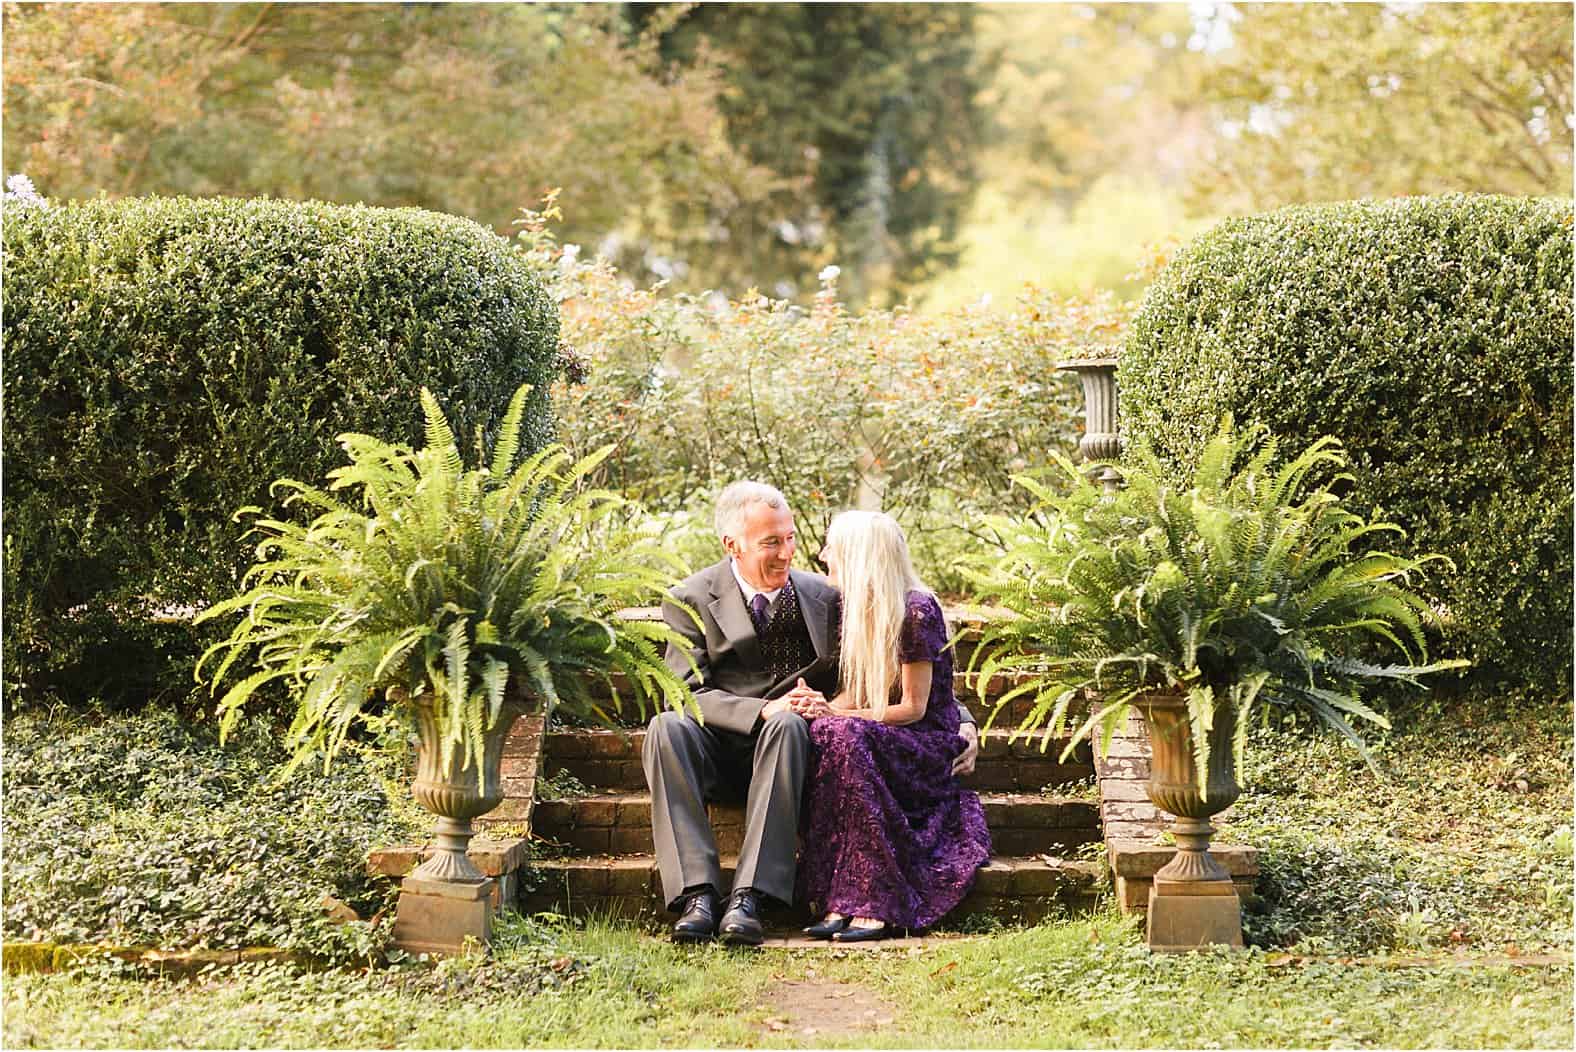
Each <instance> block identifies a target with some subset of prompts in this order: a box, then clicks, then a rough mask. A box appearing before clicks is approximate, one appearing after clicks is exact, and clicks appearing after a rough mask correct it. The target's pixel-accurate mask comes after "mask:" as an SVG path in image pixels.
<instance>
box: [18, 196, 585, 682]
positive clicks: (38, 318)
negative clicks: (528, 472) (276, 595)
mask: <svg viewBox="0 0 1576 1052" xmlns="http://www.w3.org/2000/svg"><path fill="white" fill-rule="evenodd" d="M4 268H5V269H4V273H5V300H4V336H5V376H4V389H5V462H4V472H5V493H4V517H5V527H4V528H5V557H4V588H5V654H4V657H5V696H6V700H7V704H8V706H9V707H15V706H17V705H28V704H36V703H37V702H38V701H39V699H41V698H45V697H55V698H60V699H63V700H66V701H68V702H75V703H80V702H82V701H84V700H85V699H88V698H97V699H99V700H101V701H102V702H104V703H106V704H108V705H111V706H122V705H128V704H133V705H134V704H138V703H140V702H142V701H143V700H145V699H162V700H164V701H167V702H170V703H180V702H182V701H184V700H186V699H189V698H190V697H191V696H192V691H193V687H194V684H193V682H192V676H191V664H192V660H193V658H194V655H195V654H197V653H200V652H201V648H202V646H204V645H205V644H206V642H208V641H209V639H208V637H209V636H211V635H212V634H213V632H216V631H218V629H211V630H209V631H207V632H196V631H194V630H193V629H192V627H191V626H190V625H189V624H187V623H185V620H184V617H183V616H182V615H183V614H184V615H187V616H189V613H190V609H191V608H193V607H200V606H203V605H205V604H207V603H210V602H212V601H214V600H216V599H217V598H219V597H223V596H227V595H230V594H233V593H234V590H235V587H236V585H237V583H238V580H239V576H240V573H241V571H242V569H243V568H244V566H245V565H246V564H247V563H248V562H249V557H250V554H251V553H250V551H249V550H248V546H247V545H246V544H245V543H243V541H242V534H243V532H244V530H245V528H246V527H245V526H244V524H237V523H235V522H233V521H232V515H233V513H234V512H235V511H236V510H237V509H238V508H240V507H242V506H245V505H260V506H263V507H265V508H269V509H272V510H278V508H279V505H278V503H277V502H275V501H274V500H273V499H272V498H271V497H270V495H269V492H268V486H269V483H271V482H272V481H273V480H274V479H276V478H278V477H281V476H289V477H293V478H298V479H302V480H306V481H311V482H318V481H320V480H321V479H322V477H323V475H324V473H325V472H326V471H327V470H329V469H330V468H332V467H334V466H336V465H337V464H339V463H340V462H341V461H342V460H343V455H342V453H341V451H340V450H339V449H338V447H337V446H336V445H335V442H334V436H335V435H337V434H339V433H340V432H343V431H361V432H366V433H369V434H376V435H378V436H380V437H386V438H391V439H396V440H401V441H415V440H416V439H417V438H418V437H419V436H420V434H421V420H420V413H419V411H418V409H417V407H418V405H419V401H418V398H417V391H418V389H419V388H420V387H422V386H423V385H426V386H428V387H430V388H431V389H432V390H433V391H434V392H436V393H437V394H438V396H439V399H440V401H442V402H443V404H444V408H445V409H446V410H447V411H448V413H449V415H450V419H451V421H453V422H454V423H455V425H456V428H457V430H458V429H459V428H463V429H464V430H463V431H459V433H461V434H465V435H470V434H472V433H473V431H474V429H475V428H477V427H481V428H483V429H490V428H493V427H495V426H496V424H497V422H498V421H499V419H500V418H501V416H502V414H503V411H504V409H505V407H506V406H507V404H508V400H509V396H510V395H511V394H512V393H513V391H514V390H515V388H516V387H517V386H518V385H519V384H520V383H522V382H529V383H532V384H534V385H536V390H535V394H534V395H533V399H534V402H533V406H532V407H531V410H530V411H529V413H528V414H527V415H528V419H529V420H530V421H531V423H530V426H529V427H528V429H527V430H528V434H527V436H526V439H525V440H526V441H527V442H528V443H530V444H532V445H540V444H542V443H543V442H544V441H545V440H546V439H547V437H548V436H549V434H550V432H551V430H552V421H551V416H550V407H549V403H548V400H547V395H548V385H549V384H550V382H551V380H552V379H553V377H554V376H555V375H556V372H557V370H558V368H559V359H558V321H557V312H556V308H555V306H554V304H553V303H552V301H551V299H550V298H549V297H548V296H547V294H546V293H545V291H544V290H543V288H542V287H541V284H540V283H539V282H538V281H537V280H536V279H535V278H534V277H533V276H532V272H531V271H530V270H529V268H528V266H527V264H526V262H525V260H524V259H523V258H522V256H521V254H520V253H518V252H516V251H514V250H513V249H511V248H510V247H509V244H508V242H507V241H505V240H504V239H502V238H500V237H498V236H496V235H495V234H493V233H491V232H490V231H488V230H486V229H485V228H483V227H482V226H480V225H478V224H476V223H474V222H471V221H469V220H464V219H457V218H454V217H451V216H445V215H439V214H436V213H432V212H425V211H420V210H416V209H379V208H363V207H345V206H337V205H326V204H317V203H307V204H300V203H290V202H283V201H270V200H227V199H215V200H192V199H186V198H146V199H135V200H125V201H93V202H81V203H73V204H69V205H64V206H59V207H43V208H29V209H25V210H19V209H15V208H8V209H7V212H6V215H5V223H4Z"/></svg>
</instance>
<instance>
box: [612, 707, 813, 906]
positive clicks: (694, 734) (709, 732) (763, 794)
mask: <svg viewBox="0 0 1576 1052" xmlns="http://www.w3.org/2000/svg"><path fill="white" fill-rule="evenodd" d="M809 756H810V729H809V725H808V724H807V723H805V721H804V719H803V718H802V717H800V716H799V715H798V714H796V713H792V712H779V713H777V714H776V715H774V716H770V717H768V718H767V719H766V720H765V721H763V723H762V724H761V727H760V729H759V730H758V731H756V733H755V734H753V735H747V734H735V733H733V732H732V731H725V730H720V729H718V728H716V727H709V726H702V725H701V724H700V723H698V722H696V721H695V720H693V719H691V718H690V717H688V716H685V715H682V714H680V713H677V712H662V713H658V714H657V716H656V717H655V718H653V719H652V721H651V723H650V724H649V726H648V727H647V729H646V743H645V746H644V748H643V749H642V752H641V760H642V762H643V763H644V765H645V768H646V784H647V785H648V786H649V787H650V789H651V831H652V836H653V839H654V841H655V843H656V851H657V867H658V869H659V870H660V871H661V873H662V894H663V897H664V899H665V901H666V902H667V904H668V909H670V910H676V909H677V908H678V902H679V899H680V898H682V897H683V894H684V889H685V888H693V887H695V886H697V885H700V884H710V885H711V886H712V887H713V888H715V889H716V890H717V892H718V894H722V893H723V886H722V867H721V865H720V864H719V862H718V858H717V840H716V837H715V836H713V835H712V830H711V822H710V821H709V820H708V819H707V817H706V802H707V800H711V799H716V798H718V797H719V796H727V795H729V792H730V791H731V792H732V793H733V794H741V792H742V791H744V790H745V789H746V787H747V795H746V796H745V805H744V845H743V847H742V848H741V849H740V851H739V864H738V867H737V869H735V871H734V875H733V887H734V889H735V890H737V889H740V888H754V889H755V890H756V891H758V892H760V893H762V894H764V895H769V896H771V897H772V898H774V899H777V900H778V901H780V902H783V903H792V902H793V887H794V855H795V852H796V850H797V848H798V843H799V798H800V793H801V790H802V789H803V787H804V774H805V768H806V766H807V764H808V762H809Z"/></svg>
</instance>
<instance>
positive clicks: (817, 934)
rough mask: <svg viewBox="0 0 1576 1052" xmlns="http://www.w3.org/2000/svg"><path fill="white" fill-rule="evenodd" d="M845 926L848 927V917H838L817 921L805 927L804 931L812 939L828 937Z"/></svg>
mask: <svg viewBox="0 0 1576 1052" xmlns="http://www.w3.org/2000/svg"><path fill="white" fill-rule="evenodd" d="M846 927H848V918H847V917H839V918H837V919H836V920H821V921H817V922H816V923H814V924H812V925H810V926H809V927H808V928H806V929H805V930H804V933H805V934H806V935H808V936H810V938H812V939H830V938H831V937H832V936H834V935H836V934H837V933H838V932H840V931H842V930H843V929H844V928H846Z"/></svg>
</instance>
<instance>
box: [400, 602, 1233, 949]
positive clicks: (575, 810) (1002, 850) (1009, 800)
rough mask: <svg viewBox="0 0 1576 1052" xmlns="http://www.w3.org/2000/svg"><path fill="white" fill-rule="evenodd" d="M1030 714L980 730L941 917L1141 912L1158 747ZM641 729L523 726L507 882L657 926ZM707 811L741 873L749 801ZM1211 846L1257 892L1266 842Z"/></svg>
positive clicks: (506, 808) (531, 894)
mask: <svg viewBox="0 0 1576 1052" xmlns="http://www.w3.org/2000/svg"><path fill="white" fill-rule="evenodd" d="M654 615H655V612H654V611H652V612H649V613H646V616H654ZM636 616H640V615H638V614H637V615H636ZM949 620H951V621H952V622H953V623H954V624H957V623H958V621H957V619H956V612H953V611H949ZM971 646H972V643H971V641H970V640H969V639H968V638H967V637H965V638H964V639H962V640H960V641H959V643H958V649H959V651H960V655H959V658H958V661H957V666H958V668H959V670H960V672H959V677H958V691H959V696H960V697H962V698H964V699H965V703H966V704H968V705H969V707H970V709H971V710H972V711H973V712H974V713H975V715H976V716H977V717H980V718H981V719H983V717H984V716H985V715H986V714H987V713H988V711H989V706H990V704H992V703H994V702H995V700H996V699H997V698H999V697H1000V696H1001V693H1002V691H1003V690H1004V689H1005V686H1006V684H1005V683H1001V682H996V683H992V684H988V685H987V689H986V691H985V700H984V701H981V700H980V698H979V694H978V693H977V692H976V691H975V690H974V689H973V684H972V683H970V682H968V681H967V678H966V677H964V676H963V675H962V672H961V670H962V669H963V668H966V667H967V660H968V653H969V650H970V648H971ZM1027 711H1028V703H1027V702H1026V701H1025V700H1023V699H1017V700H1015V701H1014V702H1012V703H1010V704H1009V705H1008V706H1007V708H1006V709H1005V710H1004V711H1003V712H1002V713H1001V714H1000V715H999V716H998V717H997V720H996V724H997V726H995V727H993V728H992V729H991V730H989V731H987V732H986V733H985V736H984V738H983V739H982V741H981V746H980V754H979V760H978V763H977V765H976V769H975V772H974V774H973V775H971V776H970V777H969V778H968V779H966V780H965V784H966V785H968V786H969V787H970V788H972V789H974V790H975V791H976V792H978V793H979V794H980V799H981V802H982V803H983V804H984V805H985V814H986V821H987V823H988V825H989V827H990V833H991V844H992V849H993V855H992V857H991V860H990V863H989V864H988V865H987V866H985V867H984V868H982V869H981V870H980V872H979V876H978V879H977V880H976V881H975V886H974V889H973V890H972V892H971V893H970V894H969V896H968V898H967V899H965V900H964V902H963V903H962V904H961V905H960V906H959V907H958V908H957V909H956V910H955V911H954V912H953V913H952V914H951V915H949V916H948V918H947V919H946V920H945V921H943V927H955V926H959V925H967V924H968V923H969V922H970V918H973V917H978V916H980V915H987V916H991V917H995V918H999V919H1001V920H1005V921H1020V922H1034V921H1037V920H1039V919H1041V918H1043V917H1045V916H1047V915H1049V914H1050V913H1052V912H1054V911H1058V910H1066V909H1073V910H1077V909H1086V908H1089V907H1091V906H1093V905H1094V904H1095V902H1096V901H1097V900H1098V899H1099V898H1100V896H1101V895H1102V894H1104V893H1107V892H1108V891H1109V890H1110V889H1111V888H1112V887H1113V886H1114V889H1115V893H1116V897H1117V902H1118V904H1119V905H1120V906H1121V908H1122V909H1124V910H1125V911H1129V912H1139V911H1142V909H1143V908H1144V904H1145V902H1146V901H1147V896H1148V886H1149V884H1150V879H1149V878H1150V877H1152V876H1153V874H1154V872H1155V871H1156V870H1157V869H1158V868H1159V867H1160V866H1161V865H1163V864H1164V863H1165V862H1166V861H1167V860H1168V859H1169V858H1170V856H1171V854H1172V853H1173V849H1172V848H1171V847H1169V846H1167V845H1165V844H1164V842H1163V839H1164V837H1163V834H1164V829H1165V825H1166V824H1167V822H1166V819H1167V816H1165V815H1163V814H1161V813H1160V812H1159V811H1158V810H1156V809H1155V808H1154V807H1153V805H1151V804H1149V802H1148V800H1147V795H1146V794H1145V792H1144V790H1143V782H1144V780H1145V779H1147V778H1148V775H1149V746H1148V741H1147V738H1146V737H1145V736H1144V732H1143V729H1142V722H1141V721H1140V720H1138V719H1137V717H1136V716H1135V717H1134V719H1133V720H1132V721H1131V722H1130V723H1129V724H1128V725H1127V726H1126V727H1124V728H1123V729H1122V731H1121V732H1120V733H1119V734H1118V735H1117V738H1116V740H1114V741H1113V743H1112V751H1111V753H1110V754H1109V755H1108V756H1105V757H1102V758H1101V759H1100V761H1099V763H1098V765H1097V764H1096V762H1095V759H1094V756H1093V754H1092V752H1091V750H1090V747H1089V745H1088V744H1087V743H1082V744H1080V745H1079V747H1078V748H1077V749H1076V750H1074V752H1073V753H1072V754H1071V755H1070V756H1069V757H1068V761H1067V762H1066V763H1063V762H1061V760H1060V755H1061V752H1062V748H1063V746H1064V745H1065V744H1066V742H1065V739H1064V740H1062V741H1055V740H1053V741H1051V742H1050V743H1048V745H1047V746H1046V747H1045V748H1043V749H1042V748H1041V736H1040V735H1039V734H1036V735H1035V736H1034V737H1033V738H1032V739H1030V740H1028V741H1018V742H1011V741H1009V739H1010V738H1011V736H1012V730H1011V728H1013V727H1016V726H1017V725H1018V723H1019V722H1020V721H1021V720H1022V719H1023V718H1024V716H1025V715H1026V714H1027ZM644 740H645V729H644V727H642V726H628V727H624V728H621V729H618V730H605V729H581V728H571V727H551V726H545V725H544V722H543V720H542V719H541V717H522V718H521V719H520V721H519V722H518V723H517V724H516V725H515V728H514V730H513V732H512V733H511V734H510V737H509V739H508V741H507V744H506V746H505V749H504V759H503V765H504V769H503V778H504V786H505V791H506V798H505V800H504V802H503V803H502V804H501V805H500V806H499V807H498V808H497V809H496V810H495V811H493V812H492V813H490V814H488V815H487V816H485V817H484V818H482V819H479V820H478V825H479V826H481V827H482V829H483V830H484V831H485V833H491V832H493V831H496V832H497V833H500V834H506V835H519V834H521V833H523V832H526V831H528V832H529V834H530V836H531V837H532V851H531V854H532V855H533V856H534V861H533V862H532V863H531V868H532V869H533V870H534V873H532V874H530V875H528V876H526V877H525V879H524V880H523V881H522V883H521V887H520V888H519V890H518V892H516V891H515V889H514V887H513V886H511V888H510V894H511V897H512V898H514V899H515V902H516V904H517V905H518V906H519V907H520V908H521V909H523V910H526V911H527V912H537V911H543V910H550V911H554V912H558V913H565V914H569V915H606V916H615V917H621V918H632V919H641V920H646V921H649V922H652V923H657V922H659V921H660V920H661V919H664V918H666V916H667V915H666V913H665V911H664V909H663V903H662V901H661V898H662V895H661V884H660V880H659V878H658V874H657V867H656V859H655V857H654V856H653V854H652V839H651V798H650V796H649V794H648V793H647V791H646V782H645V774H644V772H643V770H642V767H641V762H640V753H641V746H642V744H643V742H644ZM570 777H572V778H573V779H574V780H575V781H577V782H578V783H579V784H580V785H581V786H583V787H584V789H585V790H586V791H585V792H583V793H577V794H576V795H570V796H565V797H564V798H554V797H552V796H550V795H548V796H545V797H543V798H539V787H540V786H541V784H542V783H543V781H546V782H547V784H548V785H549V786H550V785H552V784H553V783H555V782H563V781H566V780H567V779H568V778H570ZM709 810H710V815H711V821H712V827H713V830H714V831H715V833H716V835H717V847H718V850H719V852H720V853H721V854H722V856H723V857H722V869H723V878H724V880H725V881H731V879H732V870H733V862H734V856H736V854H737V852H738V850H739V845H740V842H741V840H742V836H743V806H742V801H739V802H733V803H714V804H712V805H711V806H710V808H709ZM485 833H484V835H485ZM1101 842H1103V843H1104V844H1105V846H1106V849H1107V850H1106V856H1105V859H1104V860H1103V862H1095V861H1089V859H1090V858H1091V857H1093V856H1091V854H1090V853H1089V852H1088V851H1087V850H1086V849H1085V846H1086V845H1091V844H1096V843H1101ZM482 843H483V842H478V843H477V844H474V845H473V851H472V853H473V854H476V853H477V850H478V849H481V850H482V853H483V854H485V853H486V850H489V848H483V847H482ZM407 853H409V852H407ZM1214 853H1215V854H1216V855H1217V857H1218V858H1219V859H1220V861H1221V862H1222V863H1223V864H1224V865H1225V866H1226V868H1227V869H1228V870H1229V871H1230V872H1231V874H1232V876H1233V877H1234V878H1235V879H1236V881H1237V883H1238V887H1239V890H1240V891H1241V892H1242V893H1244V894H1245V895H1246V894H1251V891H1252V887H1253V881H1254V877H1255V876H1256V874H1257V871H1258V867H1257V852H1256V851H1255V850H1254V849H1253V848H1251V847H1243V846H1233V845H1226V844H1219V845H1217V847H1216V849H1215V852H1214ZM385 854H387V855H388V856H389V857H388V859H387V860H385V861H382V862H380V863H378V864H377V865H378V866H381V867H382V868H380V869H378V871H380V872H383V871H386V872H389V873H391V874H393V873H401V872H404V871H405V870H406V869H408V868H409V866H410V865H413V864H414V862H413V861H412V860H413V859H414V858H415V857H416V856H415V855H414V854H412V855H411V858H410V859H406V858H405V856H404V855H399V856H398V857H396V856H395V855H394V853H392V852H389V853H385ZM489 857H490V856H489ZM369 865H371V863H369ZM374 868H376V867H374ZM1108 878H1109V883H1108ZM724 890H725V889H724ZM766 919H767V922H768V925H769V927H775V928H777V929H792V928H793V927H796V926H798V925H800V924H802V923H804V922H805V919H806V918H805V917H804V916H803V915H802V911H799V910H797V909H795V910H777V911H775V912H768V913H767V916H766Z"/></svg>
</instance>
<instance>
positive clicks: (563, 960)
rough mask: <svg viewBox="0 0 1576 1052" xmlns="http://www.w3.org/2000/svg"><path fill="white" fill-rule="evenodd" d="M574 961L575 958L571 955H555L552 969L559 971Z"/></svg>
mask: <svg viewBox="0 0 1576 1052" xmlns="http://www.w3.org/2000/svg"><path fill="white" fill-rule="evenodd" d="M574 963H575V959H574V958H573V957H557V958H554V960H553V964H552V969H553V971H555V972H561V971H563V970H564V969H566V968H568V967H569V966H570V965H571V964H574Z"/></svg>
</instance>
